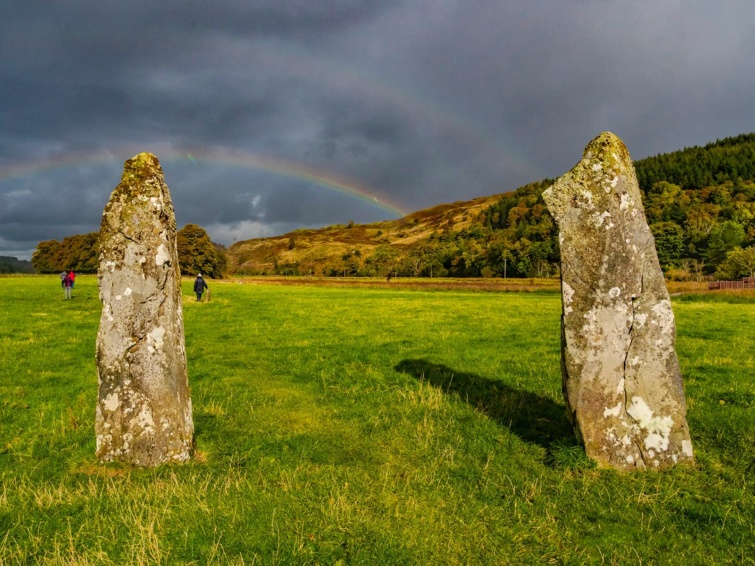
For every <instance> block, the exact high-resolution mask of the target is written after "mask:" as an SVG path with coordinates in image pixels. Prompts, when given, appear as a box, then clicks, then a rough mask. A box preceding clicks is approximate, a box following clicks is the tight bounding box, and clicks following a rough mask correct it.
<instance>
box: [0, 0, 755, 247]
mask: <svg viewBox="0 0 755 566" xmlns="http://www.w3.org/2000/svg"><path fill="white" fill-rule="evenodd" d="M754 13H755V12H753V10H752V9H751V7H750V5H749V3H748V1H746V0H734V1H731V2H726V3H710V2H702V1H697V0H693V1H684V2H683V1H681V0H669V1H666V2H662V3H658V2H651V1H650V0H642V1H636V2H627V1H620V0H616V1H592V0H573V1H561V2H551V1H544V0H534V1H531V2H527V3H520V2H516V3H515V2H493V1H488V0H465V1H464V2H461V1H458V2H452V1H449V2H437V1H435V0H432V1H430V0H412V1H408V0H407V1H403V2H399V1H396V2H383V1H381V2H372V1H361V2H360V1H350V0H340V1H328V2H326V1H322V2H319V1H318V2H314V1H311V0H298V1H290V0H289V1H284V0H266V1H262V0H254V1H248V2H247V1H240V0H239V1H231V0H218V1H215V2H211V3H209V2H192V1H183V0H182V1H180V2H179V1H177V0H175V1H162V2H151V3H148V2H143V1H138V0H129V1H125V2H119V3H114V4H113V3H105V4H103V3H101V2H94V1H92V0H71V1H69V2H64V3H49V2H36V1H27V2H14V3H11V4H10V5H9V6H6V7H5V10H4V13H3V18H2V19H0V53H2V55H1V56H0V84H2V85H3V88H2V89H0V253H4V252H7V251H9V250H14V251H16V252H17V253H19V254H21V255H26V256H28V255H29V253H30V251H31V250H32V249H33V247H34V245H35V243H36V241H39V240H42V239H49V238H61V237H63V236H65V235H68V234H73V233H77V232H86V231H91V230H95V229H97V226H98V224H99V218H100V214H101V211H102V207H103V206H104V203H105V202H106V200H107V198H108V196H109V193H110V191H111V190H112V189H113V188H114V187H115V185H116V184H117V183H118V181H119V177H120V169H121V166H122V162H123V160H124V159H126V158H128V157H130V156H131V155H132V154H133V153H135V152H136V151H141V150H151V151H155V152H156V153H157V154H158V156H160V155H161V152H163V153H165V154H166V155H167V156H168V159H167V160H165V159H163V161H164V167H165V172H166V180H167V182H168V185H169V186H170V188H171V192H172V194H173V197H174V203H175V205H176V210H177V217H178V221H179V223H182V224H183V223H187V222H194V223H198V224H200V225H203V226H205V227H207V228H208V229H209V230H210V231H211V235H213V237H215V238H217V239H221V240H222V241H224V242H225V243H230V242H231V241H232V240H233V239H241V238H245V237H251V236H260V235H271V234H274V233H277V232H279V231H282V230H288V229H292V228H296V227H299V226H314V225H323V224H331V223H343V222H347V221H348V220H351V219H354V220H355V221H358V222H360V221H370V220H377V219H381V218H385V217H386V216H388V215H389V214H388V213H387V212H386V211H385V210H382V209H380V208H378V207H375V206H370V205H369V204H368V203H367V202H366V201H365V200H359V199H358V198H354V197H350V196H345V195H343V194H341V193H338V192H335V191H334V190H332V189H329V188H327V187H323V186H317V185H314V184H312V183H311V182H307V181H303V180H301V179H297V178H296V175H295V174H293V173H291V174H289V175H286V174H285V171H283V170H279V171H269V170H267V171H265V170H260V169H259V168H257V169H255V168H254V167H250V166H244V164H243V162H235V163H234V164H230V163H227V162H225V163H224V162H222V160H220V159H214V160H213V158H212V156H218V155H222V154H223V152H224V151H231V152H236V154H237V155H256V156H263V157H272V158H276V159H279V160H282V161H283V162H286V163H290V164H292V165H295V166H298V167H309V168H311V169H313V170H317V171H319V172H321V173H322V175H323V176H326V177H327V176H330V177H331V178H338V179H341V180H343V179H346V180H350V182H352V183H353V184H354V186H358V187H359V188H360V190H365V191H367V192H372V193H373V194H375V195H377V196H380V197H381V198H384V199H385V200H387V201H391V202H395V203H398V204H400V205H402V206H403V207H404V208H406V209H407V210H412V209H417V208H421V207H425V206H431V205H434V204H437V203H440V202H448V201H453V200H459V199H465V198H473V197H476V196H480V195H485V194H492V193H494V192H502V191H504V190H510V189H514V188H516V187H517V186H519V185H521V184H523V183H525V182H527V181H531V180H536V179H540V178H543V177H546V176H556V175H558V174H560V173H562V172H563V171H564V170H566V169H567V168H569V167H571V165H573V164H574V162H576V161H577V159H578V158H579V156H580V154H581V150H582V148H583V147H584V145H585V144H586V143H587V141H589V140H590V139H591V138H592V137H594V136H595V135H596V134H598V133H599V132H600V131H603V130H612V131H614V132H615V133H616V134H618V135H619V136H621V137H622V138H623V139H624V140H625V141H626V143H627V145H628V147H629V149H630V151H631V152H632V155H633V156H634V157H635V158H641V157H645V156H647V155H651V154H655V153H658V152H662V151H670V150H674V149H678V148H681V147H684V146H689V145H694V144H700V143H706V142H708V141H712V140H714V139H716V138H720V137H724V136H728V135H735V134H738V133H742V132H749V131H752V130H754V129H755V127H753V121H754V120H753V118H754V117H755V116H754V115H755V110H754V109H753V106H752V92H753V87H755V75H753V73H752V72H751V71H752V64H751V61H752V60H753V58H754V57H755V41H753V39H752V32H751V30H752V24H753V23H754V22H753V14H754ZM165 148H168V149H169V150H170V151H166V149H165ZM191 148H197V151H200V152H201V151H204V152H205V153H206V154H207V156H209V158H208V159H205V160H202V159H198V160H197V161H196V162H192V161H190V160H188V159H186V160H179V159H177V158H176V155H180V153H181V152H182V151H184V152H186V153H188V152H189V151H191ZM129 152H132V153H129ZM73 154H81V155H83V156H86V155H87V154H89V155H91V156H94V157H96V159H95V158H92V159H89V160H87V159H86V158H85V157H82V158H81V160H80V161H81V162H80V163H79V162H76V160H70V159H68V161H66V159H67V158H68V157H69V156H71V155H73ZM108 155H112V158H111V159H109V160H108V159H105V158H101V156H108ZM58 161H60V162H67V163H68V165H67V166H65V167H57V168H52V169H49V170H47V169H45V168H44V167H42V166H40V167H39V170H37V169H35V167H34V163H39V164H48V165H49V164H54V163H57V162H58ZM240 161H243V160H240ZM252 161H253V160H251V159H250V163H251V162H252ZM19 164H21V165H24V164H25V165H28V166H27V167H26V168H25V169H23V168H22V169H23V173H22V174H15V175H14V174H12V173H11V172H12V171H14V170H15V169H14V167H16V168H17V167H18V165H19ZM284 169H285V168H284Z"/></svg>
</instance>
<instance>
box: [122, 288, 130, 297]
mask: <svg viewBox="0 0 755 566" xmlns="http://www.w3.org/2000/svg"><path fill="white" fill-rule="evenodd" d="M131 293H132V291H131V287H126V290H125V291H123V295H124V296H125V297H128V296H130V295H131Z"/></svg>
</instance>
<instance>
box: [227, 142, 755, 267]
mask: <svg viewBox="0 0 755 566" xmlns="http://www.w3.org/2000/svg"><path fill="white" fill-rule="evenodd" d="M635 166H636V168H637V175H638V180H639V182H640V187H641V190H642V194H643V201H644V205H645V211H646V215H647V219H648V222H649V223H650V226H651V230H652V232H653V234H654V236H655V238H656V247H657V249H658V255H659V259H660V261H661V265H662V266H663V268H664V270H665V271H666V273H667V275H668V276H669V277H671V278H679V279H699V278H701V277H703V276H704V275H713V274H715V275H716V276H718V277H722V278H738V277H741V276H745V275H753V274H755V249H754V248H753V245H754V244H755V134H747V135H741V136H737V137H734V138H726V139H724V140H719V141H717V142H715V143H711V144H708V145H706V146H704V147H692V148H687V149H684V150H681V151H676V152H673V153H669V154H663V155H658V156H655V157H649V158H647V159H642V160H640V161H637V162H636V163H635ZM551 183H552V180H551V179H545V180H543V181H539V182H535V183H530V184H528V185H525V186H524V187H520V188H519V189H517V190H516V191H514V192H512V193H508V194H504V195H501V196H497V197H494V198H492V199H490V200H489V201H488V203H487V204H486V205H483V206H481V203H483V202H484V201H482V200H481V199H476V200H474V201H470V202H469V203H454V204H453V205H444V206H445V207H446V208H443V206H441V207H435V208H433V209H429V210H427V211H419V212H416V213H413V214H410V215H408V216H407V217H405V218H403V219H401V220H398V221H393V222H383V223H379V224H369V225H363V226H353V225H350V226H347V227H344V226H330V227H328V228H323V229H321V230H306V231H299V232H294V233H292V234H286V235H284V236H280V237H277V238H266V239H260V240H248V241H246V242H239V243H237V244H235V245H234V246H232V247H231V248H230V249H229V250H228V252H229V257H230V264H231V267H232V268H233V269H235V270H237V271H240V272H246V273H280V274H283V273H287V274H308V273H314V274H318V275H328V276H337V275H387V274H388V273H393V274H396V275H402V276H415V277H424V276H453V277H501V276H504V275H505V276H507V277H534V276H549V275H553V274H555V273H557V270H558V259H559V249H558V237H557V229H556V225H555V222H554V220H553V218H552V217H551V215H550V213H549V212H548V210H547V209H546V207H545V203H544V201H543V198H542V193H543V191H544V190H545V189H546V188H548V186H550V184H551Z"/></svg>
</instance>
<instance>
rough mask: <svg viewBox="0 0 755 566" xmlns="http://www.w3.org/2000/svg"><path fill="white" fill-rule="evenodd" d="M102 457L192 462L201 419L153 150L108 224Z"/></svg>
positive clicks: (138, 161)
mask: <svg viewBox="0 0 755 566" xmlns="http://www.w3.org/2000/svg"><path fill="white" fill-rule="evenodd" d="M99 246H100V257H99V262H100V263H99V270H98V279H99V284H100V300H101V301H102V316H101V318H100V329H99V333H98V335H97V369H98V374H99V398H98V401H97V414H96V420H95V432H96V434H97V457H98V458H99V459H100V460H103V461H112V460H118V461H121V462H126V463H130V464H135V465H138V466H157V465H159V464H162V463H164V462H185V461H187V460H188V459H189V458H190V457H191V454H192V450H193V436H194V425H193V422H192V414H191V399H190V397H189V382H188V377H187V372H186V350H185V348H184V330H183V314H182V309H181V288H180V283H181V274H180V272H179V268H178V255H177V252H176V220H175V216H174V213H173V203H172V202H171V200H170V193H169V192H168V187H167V185H166V184H165V180H164V178H163V172H162V168H161V167H160V162H159V161H158V160H157V158H156V157H155V156H154V155H151V154H149V153H140V154H139V155H137V156H136V157H133V158H131V159H129V160H128V161H126V163H125V165H124V169H123V177H122V178H121V182H120V184H119V185H118V186H117V187H116V189H115V190H114V191H113V194H112V195H111V196H110V202H108V204H107V206H106V207H105V212H104V213H103V215H102V226H101V228H100V239H99Z"/></svg>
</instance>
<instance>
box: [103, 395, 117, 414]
mask: <svg viewBox="0 0 755 566" xmlns="http://www.w3.org/2000/svg"><path fill="white" fill-rule="evenodd" d="M119 403H120V401H119V399H118V393H111V394H110V395H108V396H107V397H105V399H104V400H103V401H102V405H103V406H104V407H105V409H107V410H108V411H110V412H111V413H112V412H113V411H115V410H116V409H117V408H118V404H119Z"/></svg>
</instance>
